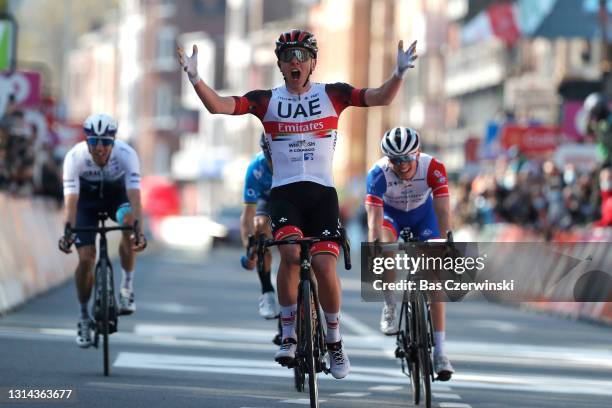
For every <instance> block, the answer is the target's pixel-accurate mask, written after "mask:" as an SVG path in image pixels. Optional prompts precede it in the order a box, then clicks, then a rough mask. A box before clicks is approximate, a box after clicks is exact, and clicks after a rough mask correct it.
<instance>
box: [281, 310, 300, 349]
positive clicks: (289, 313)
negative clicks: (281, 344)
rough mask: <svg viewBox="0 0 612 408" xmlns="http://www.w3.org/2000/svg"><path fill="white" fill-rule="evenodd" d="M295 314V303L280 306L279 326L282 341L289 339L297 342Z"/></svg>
mask: <svg viewBox="0 0 612 408" xmlns="http://www.w3.org/2000/svg"><path fill="white" fill-rule="evenodd" d="M296 313H297V303H296V304H293V305H290V306H281V325H282V336H283V339H286V338H287V337H291V338H293V339H294V340H297V334H296V333H295V314H296Z"/></svg>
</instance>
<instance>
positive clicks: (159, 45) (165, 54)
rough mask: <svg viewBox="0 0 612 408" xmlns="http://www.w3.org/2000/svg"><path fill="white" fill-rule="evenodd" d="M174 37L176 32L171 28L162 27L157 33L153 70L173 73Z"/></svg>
mask: <svg viewBox="0 0 612 408" xmlns="http://www.w3.org/2000/svg"><path fill="white" fill-rule="evenodd" d="M176 36H177V30H176V28H175V27H172V26H164V27H161V28H160V29H159V30H158V31H157V38H156V45H155V68H157V69H158V70H160V71H173V70H175V69H176V60H175V57H174V44H175V42H176Z"/></svg>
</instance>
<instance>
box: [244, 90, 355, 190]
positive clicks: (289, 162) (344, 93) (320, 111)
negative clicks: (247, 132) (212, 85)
mask: <svg viewBox="0 0 612 408" xmlns="http://www.w3.org/2000/svg"><path fill="white" fill-rule="evenodd" d="M366 89H367V88H363V89H356V88H353V87H352V86H350V85H348V84H345V83H335V84H322V83H312V85H311V87H310V89H309V90H308V91H307V92H305V93H303V94H301V95H295V94H292V93H290V92H289V91H288V90H287V87H286V86H284V85H283V86H281V87H278V88H274V89H271V90H256V91H251V92H248V93H247V94H245V95H244V96H242V97H237V96H235V97H234V99H235V102H236V107H235V109H234V112H233V114H234V115H244V114H247V113H251V114H253V115H255V116H257V118H259V120H260V121H261V123H262V124H263V126H264V130H265V133H266V141H267V143H268V145H269V146H270V151H271V156H272V164H273V168H274V173H273V175H272V188H274V187H279V186H283V185H286V184H290V183H295V182H298V181H311V182H314V183H318V184H321V185H324V186H327V187H333V186H334V181H333V175H332V160H333V156H334V150H335V148H336V138H337V129H338V118H339V117H340V113H342V111H343V110H344V109H345V108H347V107H348V106H367V105H366V103H365V92H366Z"/></svg>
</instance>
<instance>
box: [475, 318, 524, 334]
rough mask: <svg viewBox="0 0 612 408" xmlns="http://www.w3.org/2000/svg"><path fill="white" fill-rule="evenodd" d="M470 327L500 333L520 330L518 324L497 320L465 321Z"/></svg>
mask: <svg viewBox="0 0 612 408" xmlns="http://www.w3.org/2000/svg"><path fill="white" fill-rule="evenodd" d="M467 325H469V326H472V327H478V328H484V329H492V330H497V331H498V332H502V333H516V332H518V331H520V328H519V326H518V325H516V324H514V323H509V322H500V321H497V320H472V321H470V322H468V323H467Z"/></svg>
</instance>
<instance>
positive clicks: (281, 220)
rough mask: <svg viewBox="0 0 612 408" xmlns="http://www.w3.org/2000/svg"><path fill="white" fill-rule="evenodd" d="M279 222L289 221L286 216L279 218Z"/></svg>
mask: <svg viewBox="0 0 612 408" xmlns="http://www.w3.org/2000/svg"><path fill="white" fill-rule="evenodd" d="M278 222H287V219H286V218H285V217H282V218H281V219H280V220H278Z"/></svg>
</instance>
